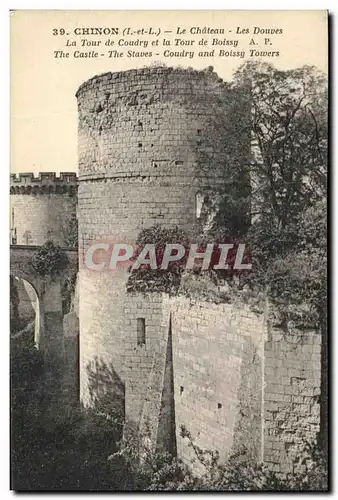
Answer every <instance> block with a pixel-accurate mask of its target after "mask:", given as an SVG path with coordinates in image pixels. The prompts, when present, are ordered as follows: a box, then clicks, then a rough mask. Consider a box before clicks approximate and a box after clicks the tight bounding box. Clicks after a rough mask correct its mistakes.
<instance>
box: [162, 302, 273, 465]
mask: <svg viewBox="0 0 338 500" xmlns="http://www.w3.org/2000/svg"><path fill="white" fill-rule="evenodd" d="M168 305H169V307H170V310H171V314H172V339H173V340H172V343H173V372H174V388H175V389H174V390H175V416H176V440H177V450H178V454H179V455H180V456H181V457H182V458H184V459H186V460H189V459H191V458H193V455H194V452H193V450H192V449H191V448H190V447H188V446H187V445H188V441H187V439H186V438H185V439H183V438H182V437H181V436H180V426H181V425H184V426H185V427H186V428H187V429H188V430H189V431H190V432H191V434H192V436H193V437H194V438H195V439H196V444H198V445H199V446H201V447H202V448H206V449H212V450H218V451H219V453H220V458H221V460H222V461H224V460H225V459H226V457H227V456H228V454H229V453H230V452H233V451H238V450H239V448H242V447H243V446H245V448H246V449H247V452H248V454H249V455H250V456H252V457H253V458H256V459H260V458H261V447H262V356H263V349H264V348H263V345H264V338H265V322H264V316H263V315H262V316H257V315H254V314H253V313H252V312H250V310H249V308H248V307H245V306H243V305H242V306H241V307H236V306H235V305H228V304H220V305H216V304H212V303H208V302H198V303H195V302H191V301H190V300H189V299H185V298H181V297H179V298H177V299H171V300H170V301H169V304H168Z"/></svg>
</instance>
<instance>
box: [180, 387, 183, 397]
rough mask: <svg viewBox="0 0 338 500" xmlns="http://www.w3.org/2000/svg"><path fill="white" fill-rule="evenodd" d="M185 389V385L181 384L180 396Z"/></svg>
mask: <svg viewBox="0 0 338 500" xmlns="http://www.w3.org/2000/svg"><path fill="white" fill-rule="evenodd" d="M183 391H184V387H183V385H181V386H180V396H182V394H183Z"/></svg>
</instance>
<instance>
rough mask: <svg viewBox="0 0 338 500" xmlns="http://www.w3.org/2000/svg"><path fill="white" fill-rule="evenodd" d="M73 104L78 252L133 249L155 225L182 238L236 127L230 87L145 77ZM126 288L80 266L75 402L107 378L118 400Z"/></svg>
mask: <svg viewBox="0 0 338 500" xmlns="http://www.w3.org/2000/svg"><path fill="white" fill-rule="evenodd" d="M76 96H77V99H78V114H79V126H78V133H79V139H78V140H79V146H78V157H79V190H78V220H79V244H80V248H83V249H85V250H86V248H88V246H89V245H90V244H92V243H97V242H102V241H105V240H113V241H114V242H135V240H136V238H137V235H138V234H139V232H140V230H141V229H142V228H147V227H150V226H152V225H154V224H160V225H161V226H163V227H173V226H178V227H180V228H182V229H184V230H186V231H187V232H188V234H189V233H191V231H192V229H193V228H194V226H195V224H196V223H197V218H198V213H197V212H198V211H199V207H197V201H198V200H200V197H201V193H204V192H207V191H208V190H210V189H212V188H213V187H216V186H218V185H219V184H220V183H222V182H223V180H222V179H221V176H220V175H219V174H220V169H222V168H223V169H224V165H226V164H227V163H229V162H230V163H231V161H232V158H231V152H232V151H233V149H234V138H233V137H232V138H231V147H229V143H230V139H229V128H233V127H235V121H236V119H237V120H239V117H238V116H236V117H235V115H234V113H235V111H234V110H235V109H238V106H237V104H238V103H236V99H234V96H233V95H232V94H231V90H230V89H229V86H227V85H226V84H225V83H224V82H223V81H222V80H221V79H220V78H219V77H218V76H217V74H215V73H214V72H213V71H212V68H211V69H209V70H205V71H196V70H185V69H181V68H179V69H174V68H167V67H159V68H156V67H154V68H144V69H139V70H130V71H125V72H119V73H106V74H102V75H100V76H96V77H94V78H92V79H90V80H88V81H87V82H85V83H84V84H83V85H81V87H80V88H79V90H78V92H77V94H76ZM236 106H237V108H236ZM227 113H228V116H227V115H226V114H227ZM225 117H226V122H227V126H226V127H224V121H225ZM244 142H245V148H244V147H243V135H242V136H239V137H238V144H237V145H236V148H237V150H238V151H239V152H240V154H243V155H246V158H247V156H248V145H249V140H248V138H244ZM199 203H200V202H199ZM150 243H151V242H150ZM126 279H127V273H126V271H123V270H121V271H120V272H118V271H114V272H109V271H106V272H105V271H102V272H95V271H93V270H89V269H87V268H86V267H85V266H84V265H83V266H81V262H80V274H79V290H80V315H79V316H80V358H81V360H80V373H81V375H80V377H81V397H82V400H83V401H84V402H89V400H90V396H91V395H92V394H93V391H94V390H97V389H98V387H99V386H100V384H101V382H102V381H103V380H106V381H107V379H108V378H110V379H111V383H112V386H115V387H117V388H119V389H118V391H120V392H123V390H124V374H125V364H126V362H127V357H126V356H125V353H126V351H127V350H128V351H129V352H132V350H133V349H136V346H137V343H136V338H132V337H128V336H127V335H126V331H127V330H128V322H130V318H129V317H128V305H129V304H130V303H131V301H132V300H133V299H132V298H131V297H129V296H127V295H126V287H125V285H126ZM147 348H149V345H148V347H147ZM128 359H130V358H128ZM95 388H96V389H95Z"/></svg>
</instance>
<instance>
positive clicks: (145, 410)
mask: <svg viewBox="0 0 338 500" xmlns="http://www.w3.org/2000/svg"><path fill="white" fill-rule="evenodd" d="M126 314H127V315H128V320H127V322H128V327H127V329H126V339H128V340H127V342H128V346H129V353H128V352H126V366H127V371H126V373H125V378H126V416H127V419H128V420H129V422H132V423H133V424H135V425H136V426H138V427H139V429H140V431H141V433H142V435H143V436H145V437H147V438H148V439H149V443H150V444H152V446H153V447H154V449H155V448H157V449H158V450H166V451H171V452H176V451H177V454H178V456H179V457H181V458H182V459H183V460H185V461H186V462H187V463H190V462H191V460H192V459H193V458H194V452H193V450H192V448H191V447H189V446H188V440H187V438H182V437H181V435H180V434H181V432H180V431H181V425H184V426H185V427H186V428H187V429H188V430H189V431H190V432H191V434H192V436H193V438H195V440H196V444H198V445H199V446H200V447H201V448H204V449H211V450H218V451H219V452H220V458H221V460H226V458H227V456H228V455H229V453H232V452H236V451H239V450H243V449H245V450H246V453H247V454H248V455H249V456H251V458H253V459H256V460H258V461H261V460H263V461H264V462H265V464H266V465H268V467H269V468H270V469H271V470H274V471H277V472H282V473H288V472H293V471H296V470H299V469H300V468H301V467H302V465H301V464H300V462H301V461H302V459H303V458H304V457H305V454H306V452H305V449H306V445H307V443H312V442H313V441H314V440H315V439H316V437H317V433H318V432H319V425H320V415H319V400H318V396H319V393H320V348H321V346H320V335H319V334H318V333H316V332H306V333H304V332H303V333H302V332H296V333H293V334H290V333H289V334H286V333H285V332H284V331H283V330H281V329H280V328H270V327H269V328H268V326H267V325H268V323H267V322H266V316H265V315H263V314H261V315H257V314H255V313H253V312H252V311H251V310H250V309H249V307H248V306H246V305H244V304H239V305H234V304H218V305H216V304H212V303H209V302H200V301H198V302H196V301H193V300H191V299H188V298H184V297H175V298H173V297H168V296H167V295H158V294H151V295H149V296H148V297H144V296H142V295H133V300H132V301H131V303H130V305H128V307H127V309H126ZM139 318H144V320H145V327H146V330H145V333H146V335H145V344H144V345H138V344H137V338H138V337H137V320H138V319H139ZM195 458H196V457H195Z"/></svg>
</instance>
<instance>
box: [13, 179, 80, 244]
mask: <svg viewBox="0 0 338 500" xmlns="http://www.w3.org/2000/svg"><path fill="white" fill-rule="evenodd" d="M76 191H77V177H76V174H75V173H63V174H60V176H59V177H56V176H55V174H54V173H50V174H49V173H46V172H45V173H41V174H39V176H36V177H35V176H34V175H33V174H30V173H28V174H19V176H16V175H15V174H13V175H11V183H10V221H11V243H14V244H17V245H43V244H44V243H45V242H46V241H47V240H48V239H51V240H53V241H54V242H55V243H57V244H59V245H61V246H64V247H69V246H71V241H72V240H73V239H74V231H77V227H76V206H77V197H76Z"/></svg>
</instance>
